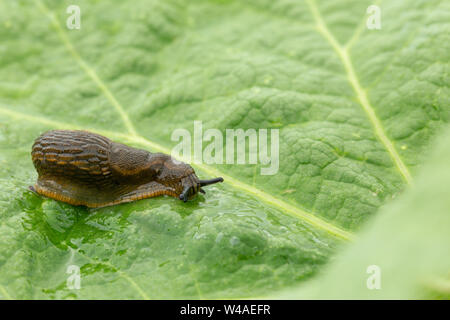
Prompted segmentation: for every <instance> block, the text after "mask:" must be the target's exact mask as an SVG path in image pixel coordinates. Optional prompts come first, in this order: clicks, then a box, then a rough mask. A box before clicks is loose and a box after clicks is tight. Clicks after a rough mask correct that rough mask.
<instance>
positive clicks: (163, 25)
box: [0, 0, 450, 298]
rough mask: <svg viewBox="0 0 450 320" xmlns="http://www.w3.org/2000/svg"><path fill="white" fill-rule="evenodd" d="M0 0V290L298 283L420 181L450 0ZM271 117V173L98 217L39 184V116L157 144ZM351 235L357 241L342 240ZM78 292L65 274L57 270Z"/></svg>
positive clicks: (263, 123)
mask: <svg viewBox="0 0 450 320" xmlns="http://www.w3.org/2000/svg"><path fill="white" fill-rule="evenodd" d="M71 4H73V3H72V2H71V1H56V0H55V1H44V0H35V1H33V2H30V1H9V0H6V1H5V0H3V1H0V26H1V27H0V40H1V41H0V56H1V59H0V239H1V241H0V296H1V297H3V298H242V297H260V296H268V295H270V294H271V293H272V292H275V291H276V290H279V289H283V288H286V287H288V286H291V285H302V284H303V282H304V281H305V280H308V279H310V278H312V277H313V276H314V275H315V274H317V273H318V271H319V270H321V269H322V267H323V266H324V265H325V264H326V263H327V262H328V261H329V260H330V257H332V256H333V254H334V253H335V252H336V251H337V250H338V249H339V247H341V246H342V244H343V243H346V242H348V241H351V240H353V239H355V236H354V234H355V233H357V232H358V231H359V229H360V227H361V225H363V224H364V222H365V221H367V220H368V219H369V218H370V217H371V216H374V215H376V212H377V211H378V208H380V206H382V205H383V204H385V203H387V202H389V201H390V200H391V199H392V198H394V197H396V196H397V195H398V194H399V193H401V192H402V190H403V189H404V188H405V186H408V185H411V184H413V183H414V180H415V178H414V177H415V172H416V170H417V168H418V167H420V166H421V164H422V163H423V161H424V160H425V159H426V158H427V157H428V150H429V148H430V141H432V138H433V137H434V136H435V135H436V133H437V132H438V131H440V130H441V128H442V127H443V126H444V125H445V124H446V123H447V122H448V121H449V118H450V112H449V109H450V108H449V106H450V103H449V102H450V101H449V100H450V99H449V97H450V94H449V83H450V79H449V77H448V70H449V65H448V61H449V52H450V50H449V49H450V48H449V45H450V44H449V43H450V42H449V41H448V34H449V31H450V27H449V24H448V21H449V14H448V12H449V5H448V3H447V2H445V1H438V0H434V1H400V0H398V1H389V2H383V3H381V4H379V5H380V7H381V10H382V11H381V12H382V28H381V29H380V30H368V29H366V27H365V26H366V24H365V22H366V19H367V15H366V9H367V7H368V6H369V5H371V4H372V3H371V2H370V1H360V0H346V1H320V2H319V1H312V0H310V1H289V0H278V1H276V2H274V1H269V0H260V1H256V0H255V1H245V2H244V1H225V0H223V1H218V0H216V1H214V0H209V1H206V0H198V1H195V2H192V1H181V0H180V1H177V0H149V1H144V0H137V1H133V2H132V3H131V2H128V3H127V2H124V1H78V2H77V4H78V5H79V6H80V8H81V17H82V18H81V29H80V30H69V29H67V28H66V19H67V17H68V14H67V13H66V9H67V7H68V6H69V5H71ZM194 120H201V121H203V127H204V129H208V128H216V129H219V130H221V131H222V132H223V133H224V134H225V132H226V129H237V128H241V129H244V130H246V129H250V128H253V129H265V128H277V129H279V130H280V148H279V149H280V164H279V171H278V173H277V174H275V175H272V176H264V175H261V174H260V169H261V165H207V164H199V165H195V166H194V167H195V169H196V171H197V173H198V175H199V176H200V177H201V178H209V177H214V176H223V177H224V179H225V183H223V184H221V185H218V186H214V187H211V188H210V189H209V190H208V194H206V195H205V196H200V197H198V198H197V199H196V200H194V201H192V202H188V203H187V204H184V203H182V202H181V201H179V200H177V199H172V198H154V199H146V200H142V201H138V202H135V203H130V204H124V205H119V206H115V207H110V208H104V209H99V210H88V209H85V208H80V207H73V206H70V205H67V204H64V203H59V202H56V201H53V200H49V199H45V198H41V197H38V196H36V195H34V194H32V193H31V192H29V191H28V189H27V187H28V186H29V185H31V184H33V183H34V181H35V180H36V178H37V175H36V172H35V170H34V168H33V165H32V163H31V159H30V151H31V145H32V143H33V141H34V139H35V138H36V137H37V136H38V135H39V134H40V133H42V132H44V131H46V130H49V129H57V128H59V129H85V130H90V131H94V132H97V133H100V134H103V135H105V136H108V137H109V138H111V139H113V140H115V141H120V142H123V143H128V144H130V145H134V146H136V147H140V148H144V149H147V150H149V151H152V152H165V153H170V150H171V149H172V148H173V147H174V146H175V144H176V143H175V142H173V141H171V134H172V132H173V131H174V130H175V129H177V128H184V129H188V130H190V131H191V132H192V130H193V121H194ZM356 241H358V240H356ZM71 265H76V266H78V267H80V271H81V288H80V289H79V290H71V289H69V288H68V286H67V279H68V277H69V276H70V275H69V274H68V273H67V270H68V267H69V266H71Z"/></svg>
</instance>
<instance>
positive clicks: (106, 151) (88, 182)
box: [31, 130, 223, 208]
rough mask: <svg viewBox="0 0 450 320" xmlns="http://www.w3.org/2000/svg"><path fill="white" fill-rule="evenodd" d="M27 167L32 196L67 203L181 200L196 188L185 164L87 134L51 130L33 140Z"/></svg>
mask: <svg viewBox="0 0 450 320" xmlns="http://www.w3.org/2000/svg"><path fill="white" fill-rule="evenodd" d="M31 155H32V160H33V164H34V166H35V168H36V170H37V172H38V174H39V177H38V180H37V183H36V184H35V185H34V187H31V188H32V189H33V190H34V191H36V192H37V193H39V194H41V195H44V196H47V197H49V198H53V199H56V200H60V201H64V202H67V203H70V204H73V205H84V206H87V207H92V208H95V207H104V206H110V205H115V204H119V203H124V202H130V201H134V200H140V199H144V198H150V197H156V196H160V195H169V196H173V197H179V198H180V199H181V200H184V201H186V200H187V199H188V198H192V197H193V196H195V195H196V194H197V193H198V192H204V191H203V190H202V189H201V187H202V186H205V185H208V184H212V183H216V182H221V181H223V179H222V178H216V179H212V180H209V181H200V180H199V179H198V178H197V176H196V174H195V172H194V169H192V167H191V166H190V165H188V164H185V163H182V162H178V161H172V159H171V157H170V156H168V155H165V154H162V153H150V152H147V151H145V150H140V149H135V148H132V147H129V146H126V145H123V144H120V143H116V142H113V141H111V140H109V139H108V138H106V137H103V136H101V135H98V134H94V133H91V132H87V131H69V130H53V131H48V132H46V133H44V134H43V135H41V136H40V137H39V138H37V139H36V141H35V143H34V145H33V148H32V152H31Z"/></svg>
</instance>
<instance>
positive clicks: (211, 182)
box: [200, 177, 223, 187]
mask: <svg viewBox="0 0 450 320" xmlns="http://www.w3.org/2000/svg"><path fill="white" fill-rule="evenodd" d="M217 182H223V178H222V177H219V178H214V179H210V180H200V187H204V186H209V185H210V184H214V183H217Z"/></svg>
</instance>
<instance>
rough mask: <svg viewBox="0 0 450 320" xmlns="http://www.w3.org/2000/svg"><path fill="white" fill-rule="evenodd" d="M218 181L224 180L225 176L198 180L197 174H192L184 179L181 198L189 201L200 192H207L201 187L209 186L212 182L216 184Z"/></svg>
mask: <svg viewBox="0 0 450 320" xmlns="http://www.w3.org/2000/svg"><path fill="white" fill-rule="evenodd" d="M218 182H223V178H222V177H219V178H214V179H210V180H198V178H197V176H196V175H195V174H192V175H190V176H188V177H186V178H184V179H183V180H182V184H183V186H184V188H183V192H181V194H180V197H179V198H180V200H182V201H184V202H187V201H188V200H189V199H190V198H192V197H193V196H195V195H196V194H197V193H198V192H200V193H203V194H205V193H206V192H205V190H203V189H202V188H201V187H204V186H209V185H210V184H215V183H218Z"/></svg>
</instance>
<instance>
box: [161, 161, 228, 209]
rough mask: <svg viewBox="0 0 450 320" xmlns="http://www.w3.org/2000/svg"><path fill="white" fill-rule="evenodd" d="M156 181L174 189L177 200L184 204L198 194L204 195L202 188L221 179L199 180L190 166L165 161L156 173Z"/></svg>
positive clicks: (178, 162) (221, 180) (221, 179)
mask: <svg viewBox="0 0 450 320" xmlns="http://www.w3.org/2000/svg"><path fill="white" fill-rule="evenodd" d="M157 181H158V182H159V183H161V184H163V185H165V186H167V187H169V188H173V189H175V192H176V193H177V195H178V197H179V199H180V200H182V201H184V202H186V201H188V200H190V199H192V198H194V197H195V196H196V195H197V194H198V193H199V192H200V193H205V191H204V190H203V189H202V187H204V186H207V185H210V184H214V183H218V182H223V178H214V179H211V180H200V179H199V178H198V177H197V175H196V174H195V171H194V169H192V167H191V166H190V165H188V164H186V163H184V162H180V161H176V160H172V159H167V160H166V161H165V162H164V164H163V166H162V167H161V169H160V171H159V173H158V178H157Z"/></svg>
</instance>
